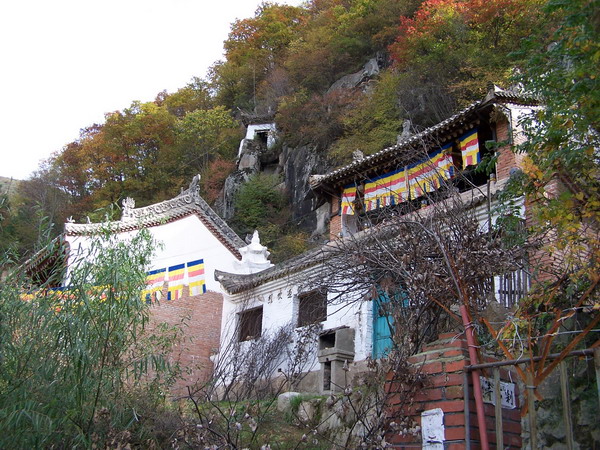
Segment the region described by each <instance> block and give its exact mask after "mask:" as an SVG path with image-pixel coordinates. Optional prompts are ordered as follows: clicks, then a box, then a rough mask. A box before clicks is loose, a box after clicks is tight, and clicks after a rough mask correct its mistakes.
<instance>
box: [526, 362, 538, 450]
mask: <svg viewBox="0 0 600 450" xmlns="http://www.w3.org/2000/svg"><path fill="white" fill-rule="evenodd" d="M531 370H533V363H532V364H531ZM531 370H527V406H528V412H527V415H528V417H529V442H530V444H531V450H536V449H537V424H536V420H535V419H536V418H535V403H534V401H535V386H534V385H533V374H532V373H531Z"/></svg>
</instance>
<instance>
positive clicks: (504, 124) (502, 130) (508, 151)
mask: <svg viewBox="0 0 600 450" xmlns="http://www.w3.org/2000/svg"><path fill="white" fill-rule="evenodd" d="M496 140H497V141H498V142H502V141H507V142H510V130H509V126H508V121H507V120H506V119H502V120H501V121H499V122H498V123H497V124H496ZM515 167H517V160H516V158H515V154H514V152H513V151H512V147H511V145H510V144H507V145H505V146H503V147H500V148H499V149H498V161H497V162H496V178H497V180H498V181H500V180H504V179H505V178H508V177H509V176H510V171H511V169H513V168H515Z"/></svg>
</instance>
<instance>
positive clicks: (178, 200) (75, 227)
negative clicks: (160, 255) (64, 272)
mask: <svg viewBox="0 0 600 450" xmlns="http://www.w3.org/2000/svg"><path fill="white" fill-rule="evenodd" d="M128 200H129V201H130V202H132V201H131V200H130V199H128ZM190 215H196V216H197V217H198V218H199V219H200V221H201V222H202V223H203V224H204V225H205V226H206V228H208V229H209V230H210V231H211V233H212V234H213V235H215V237H217V239H219V241H221V243H222V244H223V245H225V246H226V247H227V248H228V249H229V250H230V251H231V252H232V253H233V254H234V255H235V256H236V257H237V258H240V254H239V251H238V249H239V248H240V247H243V246H244V245H245V243H244V241H243V240H242V239H241V238H240V237H239V236H238V235H237V234H236V233H235V232H234V231H233V230H232V229H231V228H230V227H229V225H227V223H225V221H224V220H223V219H221V218H220V217H219V216H218V215H217V213H215V212H214V211H213V210H212V208H211V207H210V206H209V205H208V203H206V201H204V199H203V198H202V197H200V194H199V192H198V188H197V184H196V185H194V183H192V185H190V188H189V189H187V190H185V191H183V192H181V194H179V195H178V196H177V197H175V198H172V199H170V200H165V201H163V202H160V203H155V204H154V205H149V206H145V207H143V208H133V207H130V208H128V207H127V206H125V205H124V209H123V217H122V218H121V220H119V221H115V222H111V223H110V224H109V225H110V227H111V229H113V230H114V231H115V232H117V233H120V232H125V231H132V230H136V229H141V228H147V227H153V226H158V225H162V224H165V223H168V222H173V221H175V220H178V219H181V218H183V217H186V216H190ZM106 225H107V224H102V223H84V224H77V223H72V222H69V223H66V224H65V235H67V236H86V235H90V234H93V233H95V232H98V231H99V230H100V229H101V228H102V227H103V226H106Z"/></svg>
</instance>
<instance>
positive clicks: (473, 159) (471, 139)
mask: <svg viewBox="0 0 600 450" xmlns="http://www.w3.org/2000/svg"><path fill="white" fill-rule="evenodd" d="M460 153H461V154H462V161H463V169H466V168H467V167H468V166H476V165H477V164H479V163H480V162H481V155H480V154H479V140H478V139H477V128H475V129H473V130H472V131H470V132H468V133H467V134H464V135H463V136H461V138H460Z"/></svg>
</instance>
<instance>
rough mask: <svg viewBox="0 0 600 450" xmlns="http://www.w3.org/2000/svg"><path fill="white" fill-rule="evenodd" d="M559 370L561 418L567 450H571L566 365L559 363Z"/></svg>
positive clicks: (571, 428) (569, 401) (569, 406)
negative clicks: (563, 422)
mask: <svg viewBox="0 0 600 450" xmlns="http://www.w3.org/2000/svg"><path fill="white" fill-rule="evenodd" d="M559 368H560V391H561V394H562V402H563V418H564V421H565V434H566V437H567V448H568V449H569V450H573V422H572V418H571V398H570V395H569V378H568V377H567V364H566V363H565V362H564V361H561V362H560V364H559Z"/></svg>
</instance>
